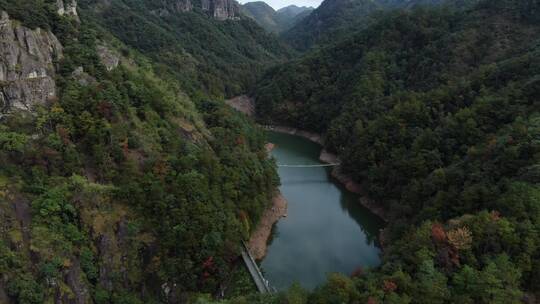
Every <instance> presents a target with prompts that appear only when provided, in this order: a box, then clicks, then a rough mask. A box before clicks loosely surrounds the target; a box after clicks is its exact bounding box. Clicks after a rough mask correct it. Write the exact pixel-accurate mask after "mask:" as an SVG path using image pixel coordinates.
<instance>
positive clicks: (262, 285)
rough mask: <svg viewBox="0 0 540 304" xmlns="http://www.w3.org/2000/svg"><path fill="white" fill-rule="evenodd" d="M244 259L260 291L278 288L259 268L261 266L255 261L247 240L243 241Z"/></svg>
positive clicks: (268, 291) (267, 291)
mask: <svg viewBox="0 0 540 304" xmlns="http://www.w3.org/2000/svg"><path fill="white" fill-rule="evenodd" d="M241 247H242V259H243V260H244V263H245V264H246V267H247V269H248V271H249V274H250V275H251V278H252V279H253V282H255V285H257V289H258V290H259V292H260V293H274V292H276V290H275V289H274V288H273V287H272V286H270V283H269V282H268V280H267V279H265V278H264V276H263V274H262V272H261V270H260V269H259V266H258V265H257V263H256V262H255V259H254V258H253V256H252V255H251V253H250V252H249V247H248V246H247V245H246V243H245V242H242V246H241Z"/></svg>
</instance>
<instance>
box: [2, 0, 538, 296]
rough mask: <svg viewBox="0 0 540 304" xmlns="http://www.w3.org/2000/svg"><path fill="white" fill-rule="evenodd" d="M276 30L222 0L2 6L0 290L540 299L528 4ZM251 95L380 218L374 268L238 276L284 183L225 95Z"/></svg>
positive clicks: (328, 17)
mask: <svg viewBox="0 0 540 304" xmlns="http://www.w3.org/2000/svg"><path fill="white" fill-rule="evenodd" d="M425 4H428V5H425ZM432 4H443V5H442V6H440V5H432ZM295 10H296V9H295V8H289V9H286V10H283V11H282V12H281V13H282V14H283V15H286V14H289V13H290V12H291V11H295ZM296 11H297V10H296ZM304 14H305V12H304ZM301 15H302V13H300V14H299V15H296V16H297V17H296V18H300V17H298V16H301ZM285 37H286V38H287V39H288V41H289V42H291V43H292V44H293V45H294V46H295V47H296V48H299V49H301V50H306V53H305V54H303V55H301V56H300V57H298V58H293V59H291V56H293V55H294V54H295V53H296V52H291V51H290V50H289V48H288V47H287V46H286V45H284V44H283V43H281V42H280V41H279V40H278V39H277V38H276V35H274V34H269V33H267V32H266V31H264V30H263V29H262V28H261V27H260V26H259V25H257V24H256V23H255V22H254V21H253V20H252V19H250V18H248V17H245V16H243V15H242V13H241V11H240V6H239V5H238V4H237V3H236V2H235V1H233V0H193V1H192V0H162V1H151V0H81V1H80V2H79V3H77V2H76V1H75V0H25V1H16V0H0V54H2V56H0V231H1V233H0V303H2V304H4V303H7V304H16V303H21V304H41V303H75V304H83V303H84V304H86V303H96V304H105V303H107V304H108V303H112V304H142V303H182V304H183V303H196V304H205V303H215V302H216V301H217V302H219V303H227V304H229V303H234V304H236V303H239V304H269V303H271V304H293V303H294V304H308V303H309V304H326V303H339V304H342V303H351V304H353V303H370V304H374V303H422V304H423V303H425V304H428V303H429V304H431V303H480V304H482V303H486V304H487V303H501V304H506V303H535V302H537V301H538V299H540V272H539V270H540V2H539V1H538V0H448V1H424V0H410V1H406V0H403V1H398V0H377V1H375V0H327V1H325V2H324V3H323V4H322V5H321V7H320V8H319V9H317V10H315V11H314V12H313V13H312V14H310V15H309V16H308V17H307V18H306V19H305V20H303V21H302V22H300V23H299V24H298V25H297V26H296V27H294V28H293V29H291V30H290V31H288V32H287V33H286V34H285ZM313 45H316V46H317V47H316V48H313V49H310V47H312V46H313ZM287 60H289V61H287ZM276 65H277V66H276ZM265 71H266V73H263V72H265ZM250 88H252V92H253V97H254V98H255V101H256V110H257V116H258V119H259V120H260V122H261V123H269V124H286V125H290V126H294V127H297V128H301V129H307V130H311V131H316V132H320V133H322V134H324V137H325V144H326V147H325V148H327V149H328V150H331V151H333V152H335V153H337V154H338V155H339V156H340V159H341V162H342V166H341V167H342V170H344V171H345V172H343V173H345V174H348V175H350V176H351V177H352V178H353V179H354V180H355V181H357V182H359V183H360V184H361V185H362V186H363V189H364V191H365V192H366V193H365V194H366V195H367V196H369V197H370V198H371V199H372V200H373V201H374V202H375V203H376V204H377V206H379V207H381V208H383V209H384V210H385V212H386V215H387V218H388V220H389V222H388V226H387V227H386V228H385V230H384V233H383V234H382V235H381V243H382V244H384V251H383V256H382V264H381V265H380V266H379V267H377V268H375V269H364V270H357V271H355V272H354V275H353V276H351V277H349V276H345V275H343V274H331V275H329V278H328V282H327V283H326V284H324V285H323V286H320V287H319V288H317V289H315V290H314V291H312V292H307V291H305V290H303V289H302V288H300V287H299V286H298V285H294V286H293V287H291V289H290V290H289V291H287V292H282V293H279V294H269V295H258V294H255V293H251V292H250V291H252V290H250V289H249V288H250V287H249V284H246V286H248V287H246V289H247V290H244V289H242V288H240V289H238V290H234V284H233V283H234V281H235V280H238V278H237V276H240V279H239V281H242V274H240V275H238V273H236V272H235V269H238V268H235V267H234V265H235V263H236V261H237V259H238V256H239V252H238V251H239V246H238V245H239V243H240V241H241V240H243V239H245V238H247V237H248V236H249V235H250V234H251V233H252V231H253V230H254V229H253V228H254V226H256V225H257V223H258V221H259V218H260V217H261V214H262V213H263V211H264V210H265V209H267V208H268V207H269V202H270V200H271V198H272V197H273V195H274V194H275V190H276V187H277V185H278V184H279V181H278V176H277V174H276V168H275V166H276V165H275V163H274V160H272V159H269V158H268V155H267V151H266V150H265V149H264V144H265V135H264V132H263V130H261V129H260V128H259V127H257V126H256V125H255V124H254V123H253V121H251V120H250V119H248V118H246V117H244V116H241V115H239V114H238V113H236V112H234V111H232V110H231V109H229V108H228V107H226V106H224V104H223V102H221V100H222V99H223V97H225V96H232V95H235V94H238V93H244V92H245V91H246V90H248V89H250ZM321 225H324V223H321ZM243 287H245V286H243ZM231 289H232V290H231ZM253 291H255V290H253ZM223 295H225V297H230V298H228V299H225V300H216V299H218V298H221V297H222V296H223ZM231 295H232V297H231Z"/></svg>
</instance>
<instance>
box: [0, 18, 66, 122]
mask: <svg viewBox="0 0 540 304" xmlns="http://www.w3.org/2000/svg"><path fill="white" fill-rule="evenodd" d="M0 54H2V56H1V57H0V115H2V114H3V113H6V112H9V111H11V110H14V109H27V110H28V109H31V108H32V107H33V106H34V105H36V104H43V103H44V102H45V101H46V100H47V99H49V98H53V97H54V96H55V95H56V85H55V81H54V77H55V62H57V61H58V60H59V59H60V58H62V45H61V44H60V42H59V41H58V39H57V38H56V37H55V36H54V34H52V33H51V32H50V31H46V30H43V29H40V28H36V29H34V30H32V29H29V28H27V27H24V26H22V25H21V24H20V23H18V22H16V21H13V20H11V19H10V18H9V16H8V14H7V13H6V12H3V11H2V12H0Z"/></svg>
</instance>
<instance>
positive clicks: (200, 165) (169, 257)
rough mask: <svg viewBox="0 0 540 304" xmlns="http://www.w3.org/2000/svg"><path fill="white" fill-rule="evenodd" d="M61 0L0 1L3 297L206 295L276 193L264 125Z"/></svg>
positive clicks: (85, 302) (171, 299)
mask: <svg viewBox="0 0 540 304" xmlns="http://www.w3.org/2000/svg"><path fill="white" fill-rule="evenodd" d="M66 2H67V1H63V2H62V1H58V2H57V1H49V2H47V1H23V2H20V1H9V2H6V1H0V16H1V19H0V37H2V40H1V42H0V51H1V52H2V54H3V56H2V57H1V58H0V70H1V73H0V75H1V77H2V81H0V92H2V93H1V96H2V116H1V117H0V163H1V164H2V165H1V166H0V229H1V231H2V233H1V234H0V273H1V274H2V275H1V276H0V303H7V304H12V303H30V304H41V303H75V304H92V303H115V304H116V303H118V304H119V303H130V304H140V303H185V302H186V301H188V299H189V297H190V294H191V293H193V292H201V293H203V292H204V293H210V294H212V293H217V292H218V291H219V289H220V288H221V287H222V286H223V284H224V283H225V282H229V281H230V276H231V272H232V271H231V270H232V268H233V265H234V259H235V258H236V257H237V256H238V252H237V251H238V249H239V248H238V244H239V242H240V240H241V239H243V238H244V237H245V236H247V235H249V232H250V227H252V226H253V225H254V224H255V223H256V222H257V220H258V217H259V216H260V214H261V213H262V211H263V210H264V209H265V208H266V206H267V205H268V203H269V201H270V198H271V196H272V195H273V192H274V191H275V186H276V173H275V169H274V164H273V162H272V161H271V160H269V159H268V158H267V155H266V152H265V150H264V136H263V134H262V131H260V130H258V129H257V128H255V127H254V126H253V125H252V124H251V123H250V122H249V121H247V120H246V119H245V118H243V117H242V116H240V115H238V114H236V113H234V112H233V111H232V110H230V109H228V108H226V107H225V106H224V105H223V104H222V103H218V102H213V101H211V99H210V98H208V97H205V98H204V101H203V100H202V99H203V98H201V100H199V101H197V102H196V103H194V102H193V101H192V100H191V99H190V98H189V97H188V96H187V95H186V94H185V93H184V92H183V91H182V90H181V89H180V84H179V83H178V82H176V81H175V80H174V79H175V75H174V74H168V70H163V69H160V68H159V64H156V62H154V61H153V60H152V59H151V58H148V57H145V56H143V55H141V54H139V53H137V52H136V51H135V50H133V49H131V48H130V47H129V46H127V45H125V44H123V43H122V42H120V41H118V40H117V39H115V38H114V36H113V35H112V34H111V33H109V32H107V31H106V30H104V29H103V28H99V27H96V26H94V24H93V21H92V20H89V19H87V15H86V14H84V13H81V14H75V13H76V12H77V10H76V6H70V8H69V9H68V10H66V6H65V5H66ZM72 3H74V2H72ZM73 5H75V4H73ZM73 7H75V10H73ZM62 8H63V10H62ZM79 13H80V11H79ZM79 17H80V19H79ZM15 18H17V19H15ZM198 94H199V95H200V96H206V95H204V92H199V93H198Z"/></svg>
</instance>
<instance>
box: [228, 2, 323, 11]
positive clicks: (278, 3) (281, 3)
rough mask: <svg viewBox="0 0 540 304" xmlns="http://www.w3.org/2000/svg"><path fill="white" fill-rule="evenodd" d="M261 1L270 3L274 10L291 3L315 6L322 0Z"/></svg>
mask: <svg viewBox="0 0 540 304" xmlns="http://www.w3.org/2000/svg"><path fill="white" fill-rule="evenodd" d="M255 1H256V0H239V1H238V2H240V3H242V4H244V3H248V2H255ZM262 1H264V2H266V3H267V4H268V5H270V6H271V7H273V8H274V9H276V10H277V9H280V8H282V7H285V6H289V5H293V4H294V5H296V6H313V7H317V6H319V4H321V2H322V0H262Z"/></svg>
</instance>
